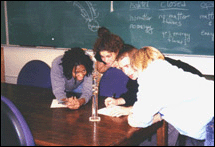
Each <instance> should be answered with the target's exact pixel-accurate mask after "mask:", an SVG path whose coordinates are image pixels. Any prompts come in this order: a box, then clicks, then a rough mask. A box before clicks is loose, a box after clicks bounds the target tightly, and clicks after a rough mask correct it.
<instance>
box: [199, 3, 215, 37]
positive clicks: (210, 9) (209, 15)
mask: <svg viewBox="0 0 215 147" xmlns="http://www.w3.org/2000/svg"><path fill="white" fill-rule="evenodd" d="M200 8H201V9H203V10H204V9H205V10H207V11H206V12H205V13H204V14H200V15H199V19H202V20H204V22H206V23H207V25H208V27H213V26H214V2H212V1H207V2H201V4H200ZM201 36H211V41H214V32H209V31H207V30H202V31H201Z"/></svg>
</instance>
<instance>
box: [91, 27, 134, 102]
mask: <svg viewBox="0 0 215 147" xmlns="http://www.w3.org/2000/svg"><path fill="white" fill-rule="evenodd" d="M123 46H124V41H123V40H122V39H121V38H120V37H119V36H117V35H115V34H112V33H111V32H110V31H109V30H108V29H107V28H105V27H101V28H99V30H98V39H97V40H96V42H95V44H94V48H93V51H94V54H95V58H96V60H97V61H96V65H97V71H98V72H100V73H102V74H103V75H102V77H101V80H100V83H99V97H100V98H102V97H103V98H106V99H105V100H104V103H105V105H106V106H110V105H133V103H134V102H135V101H136V92H133V90H132V88H133V87H134V86H136V87H137V83H135V82H133V81H132V80H131V79H129V78H128V77H127V76H126V75H125V74H124V73H123V72H122V70H120V69H119V68H118V62H116V56H117V54H118V53H119V51H120V50H122V49H123ZM136 89H137V88H136Z"/></svg>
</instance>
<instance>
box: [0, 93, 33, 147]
mask: <svg viewBox="0 0 215 147" xmlns="http://www.w3.org/2000/svg"><path fill="white" fill-rule="evenodd" d="M1 146H35V142H34V139H33V136H32V133H31V131H30V129H29V127H28V124H27V123H26V121H25V119H24V117H23V116H22V114H21V112H20V111H19V110H18V109H17V107H16V106H15V105H14V104H13V103H12V102H11V101H10V100H9V99H7V98H6V97H4V96H1Z"/></svg>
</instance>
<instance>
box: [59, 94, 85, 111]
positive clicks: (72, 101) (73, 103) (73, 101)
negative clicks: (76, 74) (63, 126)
mask: <svg viewBox="0 0 215 147" xmlns="http://www.w3.org/2000/svg"><path fill="white" fill-rule="evenodd" d="M62 101H65V104H66V105H67V107H68V108H69V109H78V108H79V107H80V106H81V105H82V104H83V103H84V102H83V99H82V98H81V99H77V98H76V97H73V96H72V97H70V98H68V99H63V100H62ZM84 101H85V100H84Z"/></svg>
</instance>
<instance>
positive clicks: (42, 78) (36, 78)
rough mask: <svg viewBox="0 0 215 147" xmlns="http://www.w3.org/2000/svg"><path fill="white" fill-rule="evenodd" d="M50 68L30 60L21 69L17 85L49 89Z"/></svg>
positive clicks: (41, 62) (38, 61)
mask: <svg viewBox="0 0 215 147" xmlns="http://www.w3.org/2000/svg"><path fill="white" fill-rule="evenodd" d="M50 71H51V69H50V67H49V66H48V65H47V64H46V63H45V62H43V61H40V60H32V61H30V62H28V63H26V64H25V65H24V67H23V68H22V69H21V71H20V73H19V75H18V79H17V84H20V85H29V86H36V87H42V88H50V89H51V77H50Z"/></svg>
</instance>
